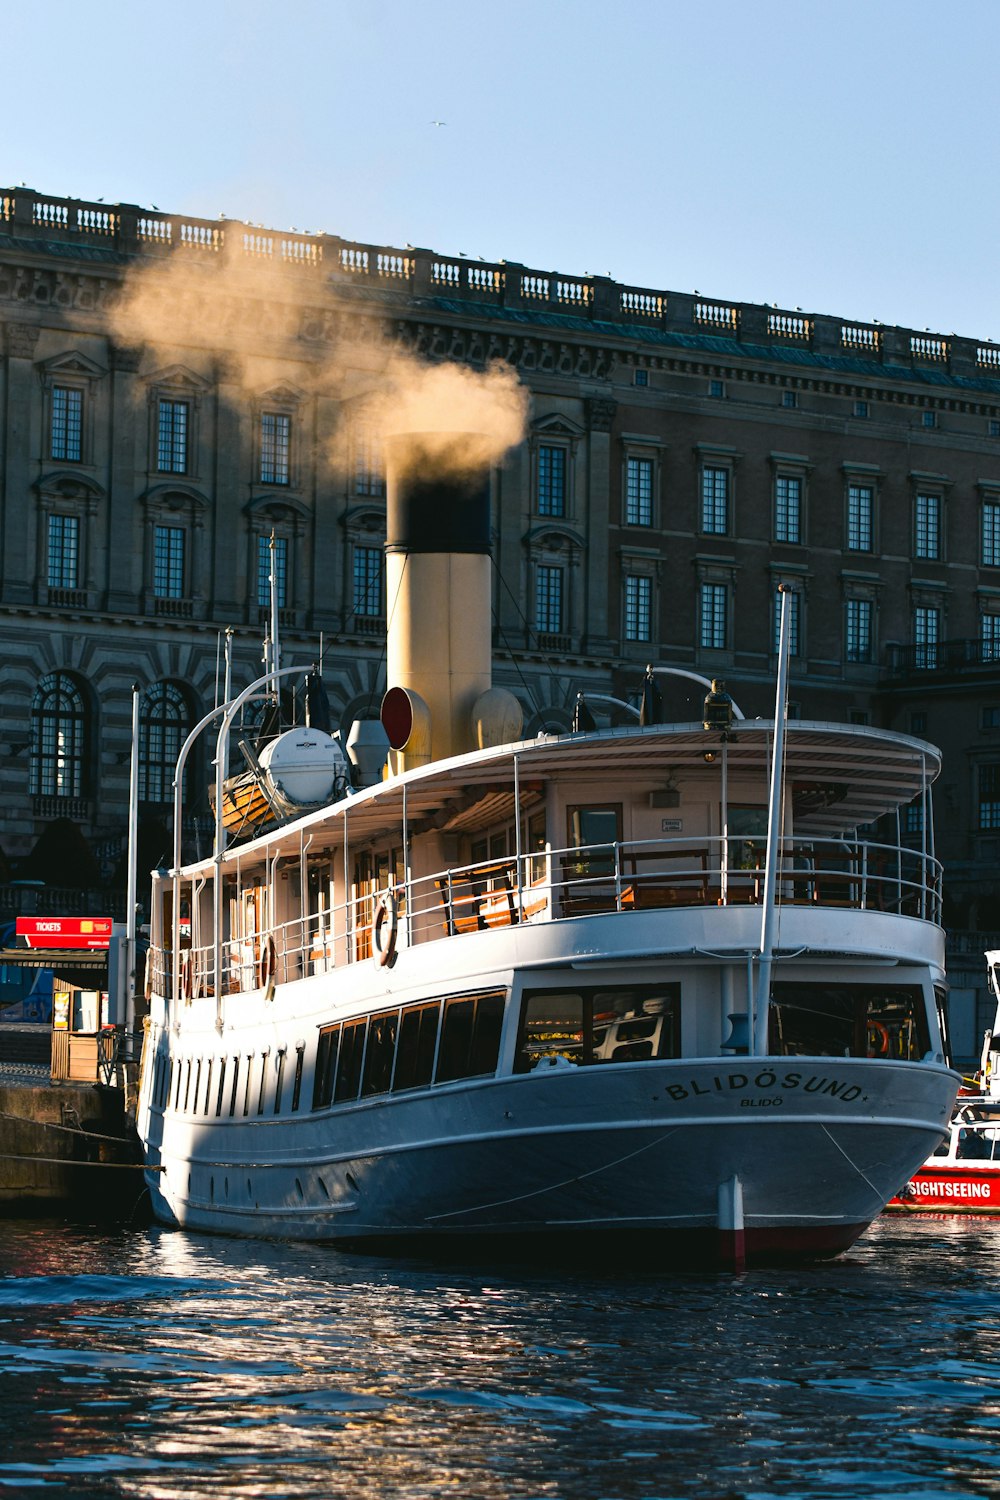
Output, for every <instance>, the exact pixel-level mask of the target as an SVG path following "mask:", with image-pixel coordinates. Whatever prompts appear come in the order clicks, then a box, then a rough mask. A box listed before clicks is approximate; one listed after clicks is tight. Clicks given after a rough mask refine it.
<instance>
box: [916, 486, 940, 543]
mask: <svg viewBox="0 0 1000 1500" xmlns="http://www.w3.org/2000/svg"><path fill="white" fill-rule="evenodd" d="M915 522H916V538H915V541H916V553H917V556H918V557H929V558H938V557H940V556H941V500H940V497H939V496H938V495H918V496H917V500H916V515H915Z"/></svg>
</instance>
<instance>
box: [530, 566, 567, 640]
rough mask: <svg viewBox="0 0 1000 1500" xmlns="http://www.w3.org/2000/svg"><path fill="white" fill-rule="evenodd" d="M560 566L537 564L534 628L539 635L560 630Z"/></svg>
mask: <svg viewBox="0 0 1000 1500" xmlns="http://www.w3.org/2000/svg"><path fill="white" fill-rule="evenodd" d="M562 585H563V570H562V568H553V567H547V566H545V565H544V564H541V565H539V567H538V569H537V571H536V573H535V629H536V631H538V633H539V634H540V635H558V634H559V633H560V631H561V630H562V608H563V607H562Z"/></svg>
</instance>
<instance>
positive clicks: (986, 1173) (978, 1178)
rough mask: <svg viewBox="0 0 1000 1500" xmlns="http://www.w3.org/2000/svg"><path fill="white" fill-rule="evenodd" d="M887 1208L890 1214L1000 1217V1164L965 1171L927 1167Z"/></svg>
mask: <svg viewBox="0 0 1000 1500" xmlns="http://www.w3.org/2000/svg"><path fill="white" fill-rule="evenodd" d="M886 1208H887V1210H888V1211H889V1212H891V1213H909V1214H920V1213H925V1214H935V1215H937V1214H961V1215H974V1216H976V1217H985V1218H990V1217H1000V1162H998V1163H997V1165H996V1166H976V1167H967V1168H964V1169H963V1168H958V1169H956V1168H955V1167H953V1166H952V1167H932V1166H924V1167H922V1168H921V1169H920V1171H919V1172H917V1173H915V1174H914V1176H913V1177H911V1178H910V1180H909V1182H908V1183H907V1184H906V1186H905V1187H904V1188H903V1189H902V1191H901V1192H899V1193H897V1194H896V1195H895V1197H893V1198H891V1199H890V1200H889V1202H888V1203H887V1205H886Z"/></svg>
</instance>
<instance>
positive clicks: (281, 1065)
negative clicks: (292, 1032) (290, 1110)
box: [262, 1047, 288, 1115]
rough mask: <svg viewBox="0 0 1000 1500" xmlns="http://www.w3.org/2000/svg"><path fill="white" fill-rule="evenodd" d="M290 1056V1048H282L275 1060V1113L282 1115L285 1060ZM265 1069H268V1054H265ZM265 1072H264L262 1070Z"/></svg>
mask: <svg viewBox="0 0 1000 1500" xmlns="http://www.w3.org/2000/svg"><path fill="white" fill-rule="evenodd" d="M287 1056H288V1048H287V1047H282V1048H281V1049H280V1050H279V1052H278V1055H277V1056H276V1057H275V1059H274V1067H275V1078H274V1113H275V1114H276V1115H280V1114H281V1095H282V1092H283V1090H284V1085H285V1058H286V1057H287ZM264 1067H265V1068H266V1067H267V1054H266V1053H265V1054H264ZM262 1071H263V1070H262Z"/></svg>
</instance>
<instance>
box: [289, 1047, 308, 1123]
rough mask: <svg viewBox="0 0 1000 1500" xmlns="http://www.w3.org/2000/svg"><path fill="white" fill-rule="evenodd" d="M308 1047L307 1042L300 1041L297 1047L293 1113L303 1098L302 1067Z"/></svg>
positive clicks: (293, 1086)
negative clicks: (306, 1046) (306, 1047)
mask: <svg viewBox="0 0 1000 1500" xmlns="http://www.w3.org/2000/svg"><path fill="white" fill-rule="evenodd" d="M305 1057H306V1049H305V1043H304V1042H300V1043H299V1045H298V1046H297V1047H296V1049H295V1078H294V1080H293V1082H292V1113H293V1114H294V1113H295V1111H296V1110H297V1109H298V1107H299V1103H300V1101H301V1099H302V1069H303V1067H304V1065H305Z"/></svg>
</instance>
